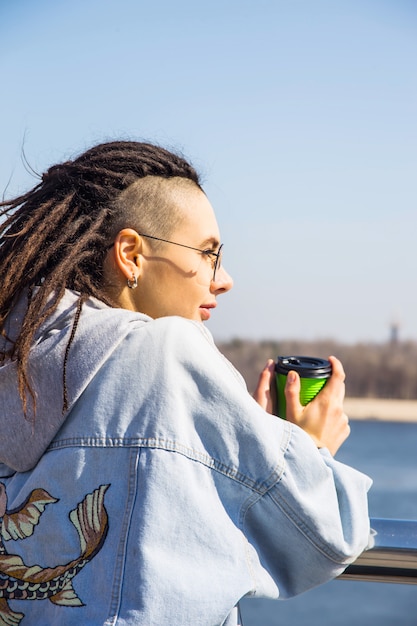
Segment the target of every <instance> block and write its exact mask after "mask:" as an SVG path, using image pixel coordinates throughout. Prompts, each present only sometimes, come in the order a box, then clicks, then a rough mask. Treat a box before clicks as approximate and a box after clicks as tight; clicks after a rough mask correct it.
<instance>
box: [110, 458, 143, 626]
mask: <svg viewBox="0 0 417 626" xmlns="http://www.w3.org/2000/svg"><path fill="white" fill-rule="evenodd" d="M139 455H140V451H139V452H135V451H132V453H131V458H130V462H129V480H128V493H127V499H126V506H125V513H124V516H123V521H122V525H121V528H120V535H119V547H118V550H117V556H116V563H115V567H114V575H113V584H112V589H113V592H112V595H111V601H110V607H109V617H108V618H107V620H106V621H105V622H104V626H115V624H116V623H117V619H118V617H119V613H120V606H121V602H122V589H123V583H124V579H125V574H124V570H125V566H126V555H127V544H128V540H129V528H130V525H131V520H132V515H133V510H134V505H135V501H136V495H137V481H138V476H137V468H138V460H139Z"/></svg>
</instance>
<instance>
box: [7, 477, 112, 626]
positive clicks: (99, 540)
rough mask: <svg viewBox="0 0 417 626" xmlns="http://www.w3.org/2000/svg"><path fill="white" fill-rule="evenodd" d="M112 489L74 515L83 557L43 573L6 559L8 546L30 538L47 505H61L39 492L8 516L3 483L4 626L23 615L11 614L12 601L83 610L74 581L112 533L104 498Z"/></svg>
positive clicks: (90, 497) (83, 504)
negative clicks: (41, 603)
mask: <svg viewBox="0 0 417 626" xmlns="http://www.w3.org/2000/svg"><path fill="white" fill-rule="evenodd" d="M108 487H109V485H101V486H100V487H99V488H98V489H95V490H94V491H93V492H92V493H89V494H87V495H86V496H85V498H84V499H83V500H82V502H80V503H79V504H78V505H77V507H76V508H75V509H74V510H73V511H71V512H70V515H69V517H70V520H71V522H72V523H73V525H74V526H75V528H76V530H77V533H78V537H79V540H80V547H81V554H80V556H79V557H78V558H76V559H74V560H72V561H70V562H69V563H67V564H65V565H58V566H57V567H52V568H50V567H47V568H42V567H40V566H39V565H32V566H28V565H26V564H25V563H24V562H23V560H22V558H21V557H20V556H18V555H17V554H8V553H7V552H6V550H5V547H4V543H3V539H4V540H6V541H7V540H9V539H13V540H17V539H25V538H26V537H30V536H31V535H32V534H33V532H34V528H35V526H36V525H37V524H38V523H39V518H40V516H41V515H42V513H43V511H44V510H45V507H46V505H47V504H52V503H54V502H58V500H57V499H56V498H53V497H52V496H51V495H50V494H49V493H48V492H47V491H45V490H44V489H35V490H34V491H32V492H31V494H30V495H29V497H28V498H27V500H25V502H24V503H23V504H22V506H21V507H20V508H19V509H13V511H7V495H6V490H5V487H4V485H3V484H2V483H0V519H1V526H0V626H17V625H18V624H20V621H21V620H22V619H23V617H24V613H17V612H15V611H12V610H11V609H10V607H9V605H8V600H44V599H49V600H50V601H51V602H53V603H54V604H58V605H62V606H84V605H83V603H82V602H81V600H80V599H79V597H78V596H77V594H76V593H75V591H74V589H73V586H72V579H73V578H74V576H76V575H77V574H78V572H79V571H80V570H81V569H82V568H83V567H84V566H85V565H86V564H87V563H88V562H89V561H91V560H92V559H93V558H94V556H95V555H96V554H97V553H98V552H99V551H100V550H101V548H102V546H103V543H104V540H105V538H106V535H107V531H108V518H107V511H106V508H105V506H104V494H105V492H106V490H107V489H108Z"/></svg>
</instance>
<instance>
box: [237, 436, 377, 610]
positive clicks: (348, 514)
mask: <svg viewBox="0 0 417 626" xmlns="http://www.w3.org/2000/svg"><path fill="white" fill-rule="evenodd" d="M311 444H312V445H311ZM370 485H371V480H370V479H369V478H368V477H367V476H365V475H364V474H362V473H361V472H358V471H357V470H355V469H353V468H351V467H349V466H347V465H344V464H342V463H339V462H337V461H336V460H335V459H334V458H333V457H332V456H331V455H330V453H329V452H328V451H327V450H325V449H324V450H321V451H318V450H317V449H316V448H315V446H314V444H313V442H310V438H309V437H308V435H306V434H305V433H304V432H303V431H301V429H299V428H298V427H292V433H291V438H290V440H289V443H288V446H287V449H286V451H285V455H284V471H283V472H282V475H281V477H280V479H278V480H277V481H276V483H275V484H274V485H273V486H272V487H271V488H270V489H268V491H267V492H266V493H265V494H263V495H262V496H260V497H259V498H257V499H256V500H255V501H253V499H252V501H250V502H248V503H247V504H248V505H247V506H246V510H245V511H244V524H243V528H244V532H245V535H246V537H247V538H248V541H249V542H250V544H251V545H253V546H254V548H255V551H256V555H257V557H259V560H260V563H259V565H261V566H262V567H263V568H265V569H266V570H267V571H268V573H269V574H270V575H271V576H272V578H273V580H274V582H275V584H276V585H277V587H278V590H279V596H280V597H282V598H286V597H291V596H294V595H297V594H299V593H302V592H304V591H306V590H308V589H310V588H312V587H315V586H317V585H319V584H322V583H324V582H327V581H329V580H331V579H333V578H335V577H336V576H338V575H339V574H341V573H342V572H343V571H344V569H345V568H346V567H347V565H348V564H349V563H351V562H352V561H354V560H355V559H356V558H357V557H358V556H359V554H361V552H362V551H363V550H364V549H366V547H367V546H368V542H369V518H368V508H367V491H368V489H369V487H370ZM256 560H257V558H255V561H256ZM256 565H257V563H255V566H254V568H253V569H254V570H255V571H256ZM256 587H257V585H255V593H257V591H256ZM258 589H259V590H260V591H261V593H262V584H261V585H259V587H258Z"/></svg>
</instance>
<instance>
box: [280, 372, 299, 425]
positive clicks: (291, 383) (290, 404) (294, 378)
mask: <svg viewBox="0 0 417 626" xmlns="http://www.w3.org/2000/svg"><path fill="white" fill-rule="evenodd" d="M300 387H301V383H300V377H299V375H298V374H297V372H294V371H293V370H291V371H290V372H288V374H287V382H286V383H285V389H284V394H285V403H286V405H287V411H286V416H285V417H286V418H287V420H288V421H290V422H292V421H294V420H295V419H296V418H297V416H299V415H300V412H301V411H302V409H303V407H302V405H301V402H300Z"/></svg>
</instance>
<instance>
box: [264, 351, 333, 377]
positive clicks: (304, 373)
mask: <svg viewBox="0 0 417 626" xmlns="http://www.w3.org/2000/svg"><path fill="white" fill-rule="evenodd" d="M290 370H293V371H295V372H297V373H298V374H299V375H300V377H301V378H329V376H330V375H331V373H332V366H331V363H330V361H327V360H326V359H319V358H316V357H310V356H279V357H278V358H277V362H276V363H275V371H276V372H277V373H278V374H284V375H285V376H286V375H287V374H288V372H289V371H290Z"/></svg>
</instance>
